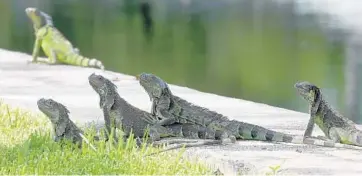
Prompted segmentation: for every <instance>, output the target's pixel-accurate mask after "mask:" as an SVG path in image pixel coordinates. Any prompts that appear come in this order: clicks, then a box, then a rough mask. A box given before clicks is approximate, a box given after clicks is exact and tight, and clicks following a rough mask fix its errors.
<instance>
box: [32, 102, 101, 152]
mask: <svg viewBox="0 0 362 176" xmlns="http://www.w3.org/2000/svg"><path fill="white" fill-rule="evenodd" d="M37 105H38V108H39V110H40V111H41V112H43V113H44V114H45V115H46V116H47V117H48V118H49V120H50V121H51V123H52V126H53V130H54V135H55V136H54V141H55V142H59V141H62V140H63V139H64V138H66V139H69V140H70V141H72V142H73V143H74V144H77V145H79V147H81V146H82V140H84V141H85V142H86V143H88V144H89V146H90V147H91V148H92V149H93V150H95V151H96V148H95V147H94V146H93V145H92V144H91V143H90V142H89V141H88V140H87V138H86V137H85V136H84V135H83V134H84V132H83V131H82V130H81V129H79V128H78V127H77V126H76V125H75V124H74V122H73V121H72V120H70V118H69V110H68V109H67V107H66V106H64V105H63V104H61V103H59V102H56V101H55V100H53V99H45V98H41V99H39V100H38V101H37ZM94 139H97V138H96V137H95V138H94Z"/></svg>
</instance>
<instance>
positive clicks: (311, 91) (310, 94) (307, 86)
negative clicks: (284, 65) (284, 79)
mask: <svg viewBox="0 0 362 176" xmlns="http://www.w3.org/2000/svg"><path fill="white" fill-rule="evenodd" d="M294 87H295V88H296V89H297V91H298V92H299V94H300V95H301V96H302V97H303V98H304V99H306V100H307V101H308V102H310V103H314V102H316V101H317V99H318V98H320V90H319V88H318V87H317V86H316V85H314V84H312V83H309V82H307V81H302V82H297V83H296V84H295V85H294Z"/></svg>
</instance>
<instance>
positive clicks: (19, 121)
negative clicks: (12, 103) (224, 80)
mask: <svg viewBox="0 0 362 176" xmlns="http://www.w3.org/2000/svg"><path fill="white" fill-rule="evenodd" d="M0 119H1V121H0V150H1V152H0V158H1V163H0V166H1V167H0V174H1V175H5V174H6V175H8V174H11V175H13V174H39V175H40V174H42V175H43V174H47V175H48V174H132V175H144V174H147V175H150V174H157V175H161V174H163V175H164V174H166V175H174V174H177V175H204V174H211V171H210V169H209V168H208V167H206V166H205V165H203V164H201V163H197V162H196V161H190V160H185V159H183V158H182V157H181V154H182V153H181V152H178V153H176V154H175V152H172V153H171V152H166V153H164V154H158V155H155V156H152V157H143V155H144V154H147V153H150V152H154V151H157V150H158V149H156V148H151V147H146V146H143V147H141V148H136V147H135V141H134V140H128V141H127V143H125V144H122V143H121V144H120V145H119V146H112V145H110V142H108V143H105V142H102V141H101V142H97V143H93V144H94V145H95V146H96V147H97V152H95V151H93V150H92V149H91V148H89V147H88V145H87V144H84V145H83V147H82V148H81V149H74V147H72V145H70V144H66V145H64V146H62V147H61V146H60V145H59V143H55V142H53V140H52V132H51V124H50V122H49V121H48V119H47V118H46V117H45V116H44V115H43V114H35V113H30V112H28V111H24V110H21V109H18V108H9V106H8V105H6V104H2V103H0ZM93 132H94V129H91V128H90V129H87V130H86V131H85V133H86V135H87V136H88V137H89V136H91V135H92V133H93ZM170 153H171V154H170Z"/></svg>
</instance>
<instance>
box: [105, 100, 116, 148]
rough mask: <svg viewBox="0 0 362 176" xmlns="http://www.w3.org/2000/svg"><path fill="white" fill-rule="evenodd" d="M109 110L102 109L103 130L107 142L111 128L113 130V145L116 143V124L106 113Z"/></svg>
mask: <svg viewBox="0 0 362 176" xmlns="http://www.w3.org/2000/svg"><path fill="white" fill-rule="evenodd" d="M108 112H109V110H107V109H106V107H104V108H103V114H104V122H105V126H106V130H105V137H106V141H108V140H109V136H110V135H111V132H112V128H113V136H111V137H113V139H114V141H115V143H118V140H117V137H116V123H115V120H114V119H112V118H111V115H110V114H109V113H108Z"/></svg>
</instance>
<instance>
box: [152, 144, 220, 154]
mask: <svg viewBox="0 0 362 176" xmlns="http://www.w3.org/2000/svg"><path fill="white" fill-rule="evenodd" d="M181 142H183V141H181ZM181 142H180V143H181ZM174 143H176V142H174ZM177 143H178V142H177ZM214 144H222V142H221V141H220V140H209V141H199V142H195V143H186V144H179V145H176V146H174V147H170V148H167V149H164V150H161V151H158V152H154V153H151V154H148V155H145V156H151V155H155V154H159V153H163V152H166V151H170V150H174V149H179V148H183V147H184V148H189V147H200V146H205V145H214Z"/></svg>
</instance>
